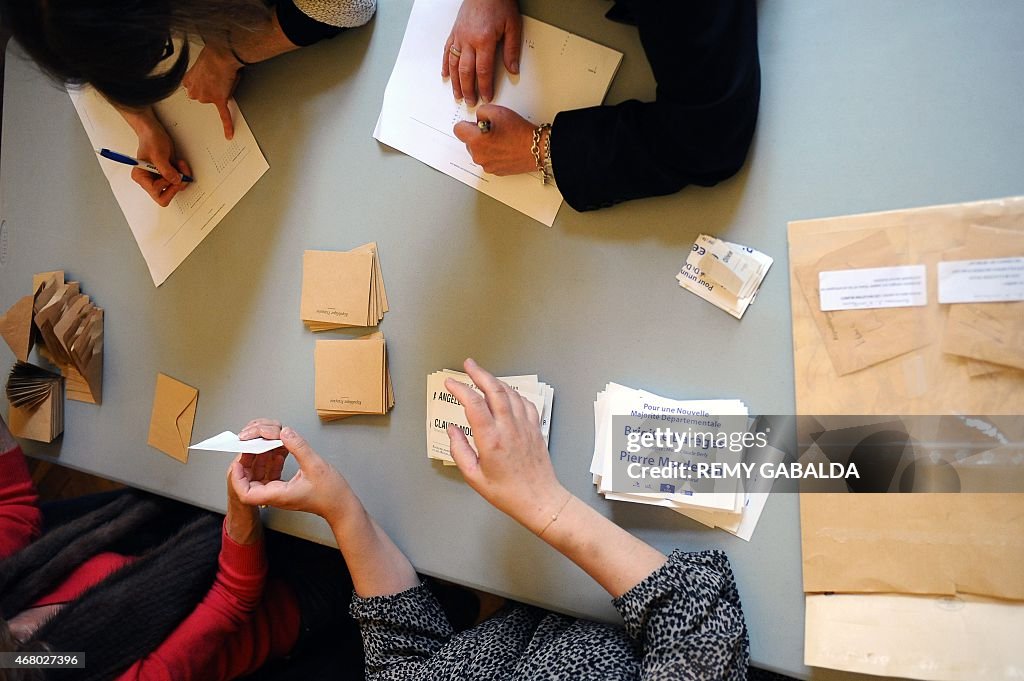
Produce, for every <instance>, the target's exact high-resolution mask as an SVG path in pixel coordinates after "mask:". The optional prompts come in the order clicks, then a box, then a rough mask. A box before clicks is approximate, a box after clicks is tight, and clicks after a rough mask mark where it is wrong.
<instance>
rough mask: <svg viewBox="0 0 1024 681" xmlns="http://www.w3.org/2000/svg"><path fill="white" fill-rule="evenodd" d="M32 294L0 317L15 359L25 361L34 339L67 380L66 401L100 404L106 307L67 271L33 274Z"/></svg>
mask: <svg viewBox="0 0 1024 681" xmlns="http://www.w3.org/2000/svg"><path fill="white" fill-rule="evenodd" d="M32 288H33V294H32V295H29V296H25V297H24V298H22V299H21V300H19V301H18V302H17V303H15V304H14V306H12V307H11V309H10V310H8V311H7V313H6V314H5V315H4V316H3V317H2V318H0V335H2V336H3V338H4V340H5V341H7V344H8V345H9V346H10V347H11V351H12V352H14V355H15V357H17V358H18V359H19V360H20V361H27V360H28V356H29V353H30V352H31V350H32V346H33V345H34V344H35V342H36V341H37V340H38V341H39V348H38V349H39V355H40V357H42V358H43V359H45V360H47V361H48V362H50V363H51V364H54V365H55V366H57V367H58V368H59V369H60V371H61V374H63V376H64V378H65V379H67V383H66V386H65V392H66V395H67V397H68V399H72V400H78V401H80V402H90V403H92V404H99V403H100V402H101V401H102V398H103V310H102V308H99V307H96V306H95V305H94V304H93V303H92V301H91V300H90V299H89V296H86V295H83V294H82V293H81V287H80V286H79V284H78V282H75V281H71V282H65V281H64V272H63V271H60V270H57V271H54V272H41V273H39V274H36V275H35V276H34V277H33V278H32Z"/></svg>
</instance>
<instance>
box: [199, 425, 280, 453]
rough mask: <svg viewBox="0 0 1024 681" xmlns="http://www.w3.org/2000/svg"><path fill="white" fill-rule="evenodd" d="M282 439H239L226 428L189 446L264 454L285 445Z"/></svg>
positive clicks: (207, 449)
mask: <svg viewBox="0 0 1024 681" xmlns="http://www.w3.org/2000/svg"><path fill="white" fill-rule="evenodd" d="M283 446H284V443H283V442H282V441H281V440H264V439H263V438H259V437H258V438H256V439H254V440H239V439H238V436H237V435H235V434H234V433H232V432H231V431H230V430H225V431H224V432H223V433H220V434H219V435H214V436H213V437H211V438H207V439H206V440H203V441H202V442H197V443H196V444H194V445H192V446H191V447H189V449H201V450H204V451H208V452H231V453H232V454H264V453H266V452H269V451H271V450H274V449H278V448H279V447H283Z"/></svg>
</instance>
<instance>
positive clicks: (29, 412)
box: [6, 361, 64, 442]
mask: <svg viewBox="0 0 1024 681" xmlns="http://www.w3.org/2000/svg"><path fill="white" fill-rule="evenodd" d="M6 392H7V401H8V403H9V404H10V411H8V413H7V419H8V421H9V423H8V426H9V428H10V429H11V433H12V434H13V435H14V436H15V437H20V438H25V439H28V440H37V441H39V442H53V440H54V439H55V438H56V437H57V436H58V435H60V434H61V433H62V432H64V379H63V378H61V377H60V376H59V375H57V374H55V373H52V372H49V371H47V370H46V369H40V368H39V367H37V366H33V365H31V364H28V363H27V362H22V361H18V362H16V363H15V365H14V366H13V367H12V368H11V375H10V377H9V378H8V379H7V391H6Z"/></svg>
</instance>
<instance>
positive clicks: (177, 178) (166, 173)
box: [150, 158, 181, 184]
mask: <svg viewBox="0 0 1024 681" xmlns="http://www.w3.org/2000/svg"><path fill="white" fill-rule="evenodd" d="M150 163H152V164H153V165H154V166H156V169H157V170H159V171H160V174H161V175H162V176H163V178H164V179H165V180H167V181H168V182H170V183H171V184H178V183H180V182H181V173H180V172H178V169H177V168H175V167H174V166H173V165H172V164H171V161H170V159H167V158H157V159H153V160H151V161H150Z"/></svg>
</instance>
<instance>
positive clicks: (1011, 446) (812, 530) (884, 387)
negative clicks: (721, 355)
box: [789, 197, 1024, 681]
mask: <svg viewBox="0 0 1024 681" xmlns="http://www.w3.org/2000/svg"><path fill="white" fill-rule="evenodd" d="M1022 236H1024V197H1012V198H1005V199H996V200H990V201H978V202H972V203H964V204H954V205H943V206H929V207H924V208H914V209H908V210H896V211H888V212H882V213H870V214H862V215H849V216H842V217H834V218H825V219H815V220H802V221H798V222H791V223H790V224H789V255H790V257H789V260H790V266H791V271H790V281H791V289H790V290H791V302H792V315H793V319H792V323H793V354H794V369H795V387H796V406H797V413H799V414H803V415H813V416H814V419H816V420H817V421H819V422H820V423H821V424H822V426H823V428H824V427H828V425H829V422H830V419H833V418H837V417H833V416H830V415H834V414H858V415H865V416H871V417H875V418H877V419H881V420H885V421H886V422H889V421H891V420H893V419H896V418H900V417H901V415H937V416H934V417H928V418H935V419H938V420H939V423H940V425H941V426H942V428H946V429H950V432H953V433H958V434H957V435H956V436H955V437H954V436H949V435H946V434H943V433H939V435H941V437H933V436H929V437H927V438H926V437H924V436H917V435H915V434H913V433H911V438H910V439H909V440H908V442H910V443H911V445H912V446H913V449H914V452H915V455H918V453H919V452H920V453H923V455H925V456H927V463H928V464H930V465H932V466H934V467H941V468H942V470H944V471H954V472H956V474H957V476H956V480H957V487H958V488H959V491H960V493H958V494H957V493H938V492H935V493H920V491H928V490H929V489H933V488H934V489H936V490H941V491H946V490H947V489H948V488H947V487H943V486H935V487H928V486H924V487H922V488H921V489H920V490H919V489H918V488H917V487H915V488H914V491H915V492H918V493H914V494H843V493H840V494H827V493H817V494H802V495H801V499H800V523H801V539H802V542H801V543H802V552H803V581H804V592H805V594H806V618H805V623H806V624H805V626H806V628H805V640H804V661H805V663H806V664H808V665H810V666H817V667H827V668H831V669H842V670H846V671H853V672H860V673H870V674H876V675H886V676H897V677H901V678H904V677H905V678H916V679H930V680H934V681H960V680H963V681H968V680H970V681H978V680H981V679H1005V678H1016V676H1018V675H1019V674H1018V672H1019V670H1021V669H1024V647H1021V646H1020V644H1019V640H1018V639H1019V638H1020V633H1019V632H1020V631H1021V630H1024V571H1022V570H1021V567H1020V566H1021V564H1024V541H1021V537H1022V533H1021V518H1024V494H1021V493H1020V492H1019V489H1020V476H1021V465H1020V463H1019V461H1020V455H1021V451H1022V448H1021V445H1020V442H1021V441H1024V421H1022V420H1021V416H1020V415H1021V406H1022V405H1024V370H1022V369H1024V365H1022V363H1021V361H1020V360H1021V356H1020V352H1021V348H1024V302H1022V301H1021V300H1012V299H1007V297H1006V296H1001V295H1000V296H996V295H992V294H991V291H990V288H991V287H990V286H989V284H991V283H992V282H993V281H994V280H993V279H992V278H991V276H992V275H995V274H998V275H999V276H1001V277H1004V275H1005V274H1006V273H1007V271H1008V270H1007V269H1006V268H1008V267H1011V268H1012V267H1013V266H1014V263H1013V260H1014V259H1015V258H1018V259H1019V258H1020V257H1021V256H1024V250H1022V245H1024V240H1022ZM994 260H998V261H999V262H998V263H989V264H986V265H981V264H974V263H977V262H980V261H994ZM965 263H967V264H965ZM990 265H997V266H998V267H999V270H998V271H996V270H991V271H989V270H986V268H988V267H989V266H990ZM913 266H923V267H924V269H925V276H924V282H925V285H924V288H925V291H926V295H925V296H924V301H923V303H920V302H919V303H918V304H916V305H911V306H906V307H888V308H881V309H854V310H840V311H823V310H822V309H821V308H822V305H821V304H820V291H819V290H818V289H819V285H820V278H821V273H822V272H829V271H837V270H847V269H859V268H881V267H913ZM950 268H953V271H952V272H949V273H948V274H949V276H954V277H959V278H960V285H959V287H953V289H954V290H952V291H950V290H948V289H950V283H951V281H950V280H949V279H948V278H947V275H946V272H945V271H948V270H949V269H950ZM983 270H985V271H983ZM967 276H971V277H983V278H977V279H975V280H973V281H971V282H968V283H967V285H964V280H965V278H966V277H967ZM1004 283H1006V284H1007V285H1006V289H1009V288H1010V286H1009V284H1010V283H1012V281H1011V280H1010V279H1007V278H1005V277H1004ZM957 288H959V290H956V289H957ZM1000 290H1004V289H1000ZM985 291H990V293H989V294H985ZM983 294H984V295H983ZM984 296H987V300H986V302H978V301H979V299H983V298H984ZM954 301H958V302H954ZM954 427H955V428H954ZM964 432H970V433H971V434H972V438H975V439H976V438H979V437H982V436H984V437H989V438H990V439H991V443H990V446H991V448H990V449H987V450H983V451H982V450H981V449H977V448H975V449H965V448H963V447H962V446H961V443H962V442H965V441H966V439H965V437H964V435H963V434H962V433H964ZM931 443H938V445H942V444H944V443H945V444H948V445H951V446H932V444H931ZM904 456H906V455H904ZM1015 461H1016V462H1018V463H1014V462H1015ZM921 462H922V459H918V461H917V463H921ZM940 465H941V466H940ZM918 468H921V467H920V466H919V467H918ZM922 470H926V469H923V468H922ZM917 477H920V478H922V479H923V480H924V482H928V478H927V477H926V476H924V475H919V476H915V485H916V478H917ZM993 478H996V482H997V483H998V484H996V485H992V484H988V485H986V486H985V487H982V486H980V485H979V484H978V481H979V480H985V481H988V483H991V482H992V480H993ZM936 479H939V478H938V477H937V478H936ZM948 479H949V478H948V476H944V477H942V478H941V480H942V481H944V483H945V481H948ZM905 482H906V481H905V480H904V478H903V477H897V478H895V482H893V484H894V485H900V486H902V485H903V484H904V483H905ZM983 489H995V490H997V491H982V490H983Z"/></svg>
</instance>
